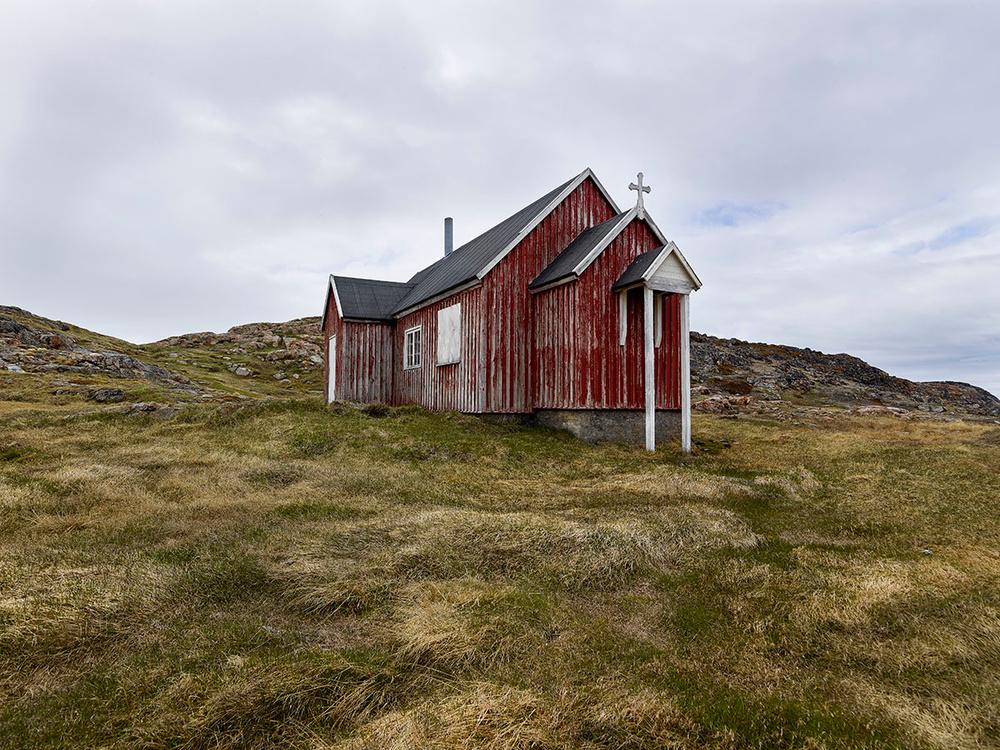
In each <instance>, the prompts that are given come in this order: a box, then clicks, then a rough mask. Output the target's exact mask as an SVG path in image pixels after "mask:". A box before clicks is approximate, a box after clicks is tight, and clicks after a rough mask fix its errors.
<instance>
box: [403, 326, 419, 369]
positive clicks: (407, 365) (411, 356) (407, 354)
mask: <svg viewBox="0 0 1000 750" xmlns="http://www.w3.org/2000/svg"><path fill="white" fill-rule="evenodd" d="M422 338H423V326H416V327H414V328H407V329H406V333H405V334H404V338H403V369H404V370H414V369H416V368H418V367H420V362H421V344H422V341H421V339H422Z"/></svg>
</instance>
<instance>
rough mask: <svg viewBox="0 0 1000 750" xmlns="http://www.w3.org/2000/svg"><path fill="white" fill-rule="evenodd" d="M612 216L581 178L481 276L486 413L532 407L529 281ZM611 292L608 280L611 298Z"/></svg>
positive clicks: (590, 182) (598, 194) (593, 188)
mask: <svg viewBox="0 0 1000 750" xmlns="http://www.w3.org/2000/svg"><path fill="white" fill-rule="evenodd" d="M614 214H615V211H614V208H613V207H612V205H611V204H610V203H609V202H608V200H607V199H606V198H605V197H604V195H603V194H602V193H601V191H600V190H599V189H598V187H597V185H596V184H594V181H593V180H591V179H587V180H584V181H583V182H582V183H581V184H580V186H579V187H578V188H577V189H576V190H574V191H573V192H572V193H571V194H570V195H569V196H567V197H566V199H565V200H564V201H563V202H562V203H561V204H560V205H559V206H558V207H557V208H556V209H555V210H554V211H553V212H552V213H551V214H549V215H548V216H547V217H546V218H545V219H544V220H543V221H542V222H541V224H539V225H538V226H537V227H536V228H535V229H534V230H533V231H532V232H530V233H529V234H528V236H527V237H525V238H524V240H522V241H521V242H520V243H519V244H518V245H517V247H515V248H514V250H513V251H511V253H510V254H509V255H508V256H507V257H506V258H504V259H503V260H502V261H500V263H498V264H497V266H496V267H495V268H494V269H493V270H492V271H490V273H489V274H487V276H486V277H485V278H484V279H483V292H484V300H485V303H486V309H487V310H488V311H489V315H488V316H487V318H486V394H485V395H486V400H485V408H484V410H485V411H487V412H500V413H504V412H507V413H517V412H521V413H523V412H530V411H532V410H533V408H534V405H533V404H532V394H533V393H534V386H533V383H532V381H531V376H532V367H531V351H532V336H533V333H534V325H533V323H532V318H533V312H534V309H533V307H534V306H533V303H532V294H531V292H530V291H529V290H528V284H530V283H531V282H532V280H534V278H535V277H536V276H538V274H539V273H541V272H542V269H544V268H545V267H546V266H547V265H548V264H549V263H551V262H552V261H553V260H554V259H555V257H556V256H557V255H558V254H559V253H560V252H562V251H563V250H564V249H565V248H566V246H567V245H569V243H570V242H572V241H573V240H574V239H576V237H577V235H579V234H580V232H582V231H583V230H584V229H587V228H588V227H592V226H594V225H595V224H599V223H600V222H602V221H605V220H606V219H610V218H611V217H612V216H614ZM623 268H624V267H623ZM610 290H611V286H610V284H609V285H608V290H607V293H608V295H609V296H610Z"/></svg>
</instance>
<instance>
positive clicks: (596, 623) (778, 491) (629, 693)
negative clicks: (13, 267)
mask: <svg viewBox="0 0 1000 750" xmlns="http://www.w3.org/2000/svg"><path fill="white" fill-rule="evenodd" d="M28 377H29V376H27V375H20V376H13V375H0V746H3V747H10V748H23V747H39V748H56V747H108V748H167V747H180V748H264V747H273V746H276V745H277V746H287V747H294V748H310V749H313V750H320V749H331V750H332V749H333V748H338V749H344V750H346V749H348V748H352V749H355V750H360V749H362V748H372V749H375V748H389V749H398V750H403V749H406V748H440V749H442V750H443V749H445V748H490V749H491V750H514V749H516V748H535V749H542V748H553V749H554V748H566V749H569V748H695V747H698V748H700V747H709V748H751V747H753V748H793V747H795V748H825V747H829V748H841V747H856V748H862V747H867V748H882V747H900V748H924V747H926V748H976V747H990V746H996V745H997V744H998V743H1000V708H998V707H1000V518H998V511H997V502H998V499H1000V428H998V427H997V426H996V425H989V424H976V423H969V422H943V421H926V420H924V421H921V420H913V421H907V420H898V419H890V418H878V419H875V418H858V417H848V416H844V417H834V418H830V417H823V418H819V417H817V419H816V420H809V419H805V420H799V421H798V423H790V422H768V421H764V420H754V419H744V418H740V419H736V420H732V419H721V418H714V417H707V416H701V417H697V418H696V420H695V433H696V438H697V440H698V442H699V450H698V451H697V454H696V455H694V456H692V457H690V458H684V457H682V456H680V455H678V454H677V453H675V452H674V451H673V449H672V448H670V447H666V448H663V449H661V450H660V451H659V452H657V453H655V454H646V453H644V452H643V451H641V450H638V449H632V448H625V447H610V446H605V447H591V446H586V445H583V444H581V443H578V442H576V441H575V440H573V439H571V438H569V437H567V436H564V435H561V434H558V433H554V432H548V431H544V430H535V429H524V428H517V427H507V426H496V425H487V424H483V423H481V422H479V421H478V420H476V419H474V418H468V417H462V416H457V415H447V414H446V415H431V414H427V413H424V412H422V411H420V410H416V409H387V408H370V409H367V410H365V409H353V408H342V409H341V410H339V411H337V412H336V413H334V414H329V413H328V412H327V410H326V409H325V408H324V407H323V406H322V405H321V403H320V401H319V399H318V398H315V397H298V398H295V397H290V398H285V399H280V398H272V399H266V400H251V401H243V402H241V403H216V402H213V403H205V404H197V403H193V404H190V405H189V406H187V407H186V408H185V409H183V410H182V411H181V412H180V413H179V414H178V415H176V416H174V417H172V418H169V419H156V418H153V417H150V416H125V415H123V414H122V413H121V412H120V410H119V409H118V408H117V407H114V408H112V407H101V406H96V405H93V404H89V405H88V404H86V403H85V402H83V401H81V400H74V399H73V398H71V397H69V398H64V399H61V400H58V402H52V401H51V400H48V401H46V400H45V399H43V398H41V397H39V396H38V393H41V392H42V391H44V392H45V393H48V390H47V389H46V388H45V383H44V380H39V379H40V378H42V376H30V377H31V378H33V380H32V381H31V382H33V383H35V384H36V385H37V384H38V383H41V384H42V385H41V386H39V390H38V391H37V392H35V393H33V392H32V390H31V387H29V386H28V385H26V383H28V382H29V381H28V380H27V378H28Z"/></svg>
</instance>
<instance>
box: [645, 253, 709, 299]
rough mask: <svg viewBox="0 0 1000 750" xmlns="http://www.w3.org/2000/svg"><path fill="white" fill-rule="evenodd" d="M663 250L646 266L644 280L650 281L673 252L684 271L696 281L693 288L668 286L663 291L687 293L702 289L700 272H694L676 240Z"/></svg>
mask: <svg viewBox="0 0 1000 750" xmlns="http://www.w3.org/2000/svg"><path fill="white" fill-rule="evenodd" d="M663 250H664V251H663V252H662V253H660V254H659V255H657V256H656V259H655V260H654V261H653V262H652V263H650V264H649V267H648V268H646V271H645V272H644V273H643V275H642V278H643V280H644V281H649V280H650V279H651V278H653V276H655V275H656V272H657V271H659V270H660V266H662V265H663V264H664V262H665V261H666V260H667V258H669V257H670V256H671V254H672V255H674V256H675V257H676V258H677V260H678V261H680V264H681V267H682V268H683V269H684V271H685V272H686V273H687V275H688V276H690V277H691V281H692V282H694V283H693V285H692V287H691V289H684V290H681V289H667V288H663V289H662V291H665V292H674V291H676V292H679V293H686V292H688V291H692V290H697V289H701V279H699V278H698V274H696V273H695V272H694V269H693V268H691V264H690V263H688V262H687V259H686V258H685V257H684V255H683V254H682V253H681V251H680V248H679V247H677V244H676V243H675V242H673V241H671V242H668V243H667V244H666V245H664V247H663ZM656 288H659V287H656Z"/></svg>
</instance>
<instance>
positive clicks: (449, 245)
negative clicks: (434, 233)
mask: <svg viewBox="0 0 1000 750" xmlns="http://www.w3.org/2000/svg"><path fill="white" fill-rule="evenodd" d="M453 223H454V222H453V221H452V219H451V217H450V216H445V217H444V257H446V258H447V257H448V256H449V255H451V251H452V250H454V249H455V237H454V232H453V229H452V225H453Z"/></svg>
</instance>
